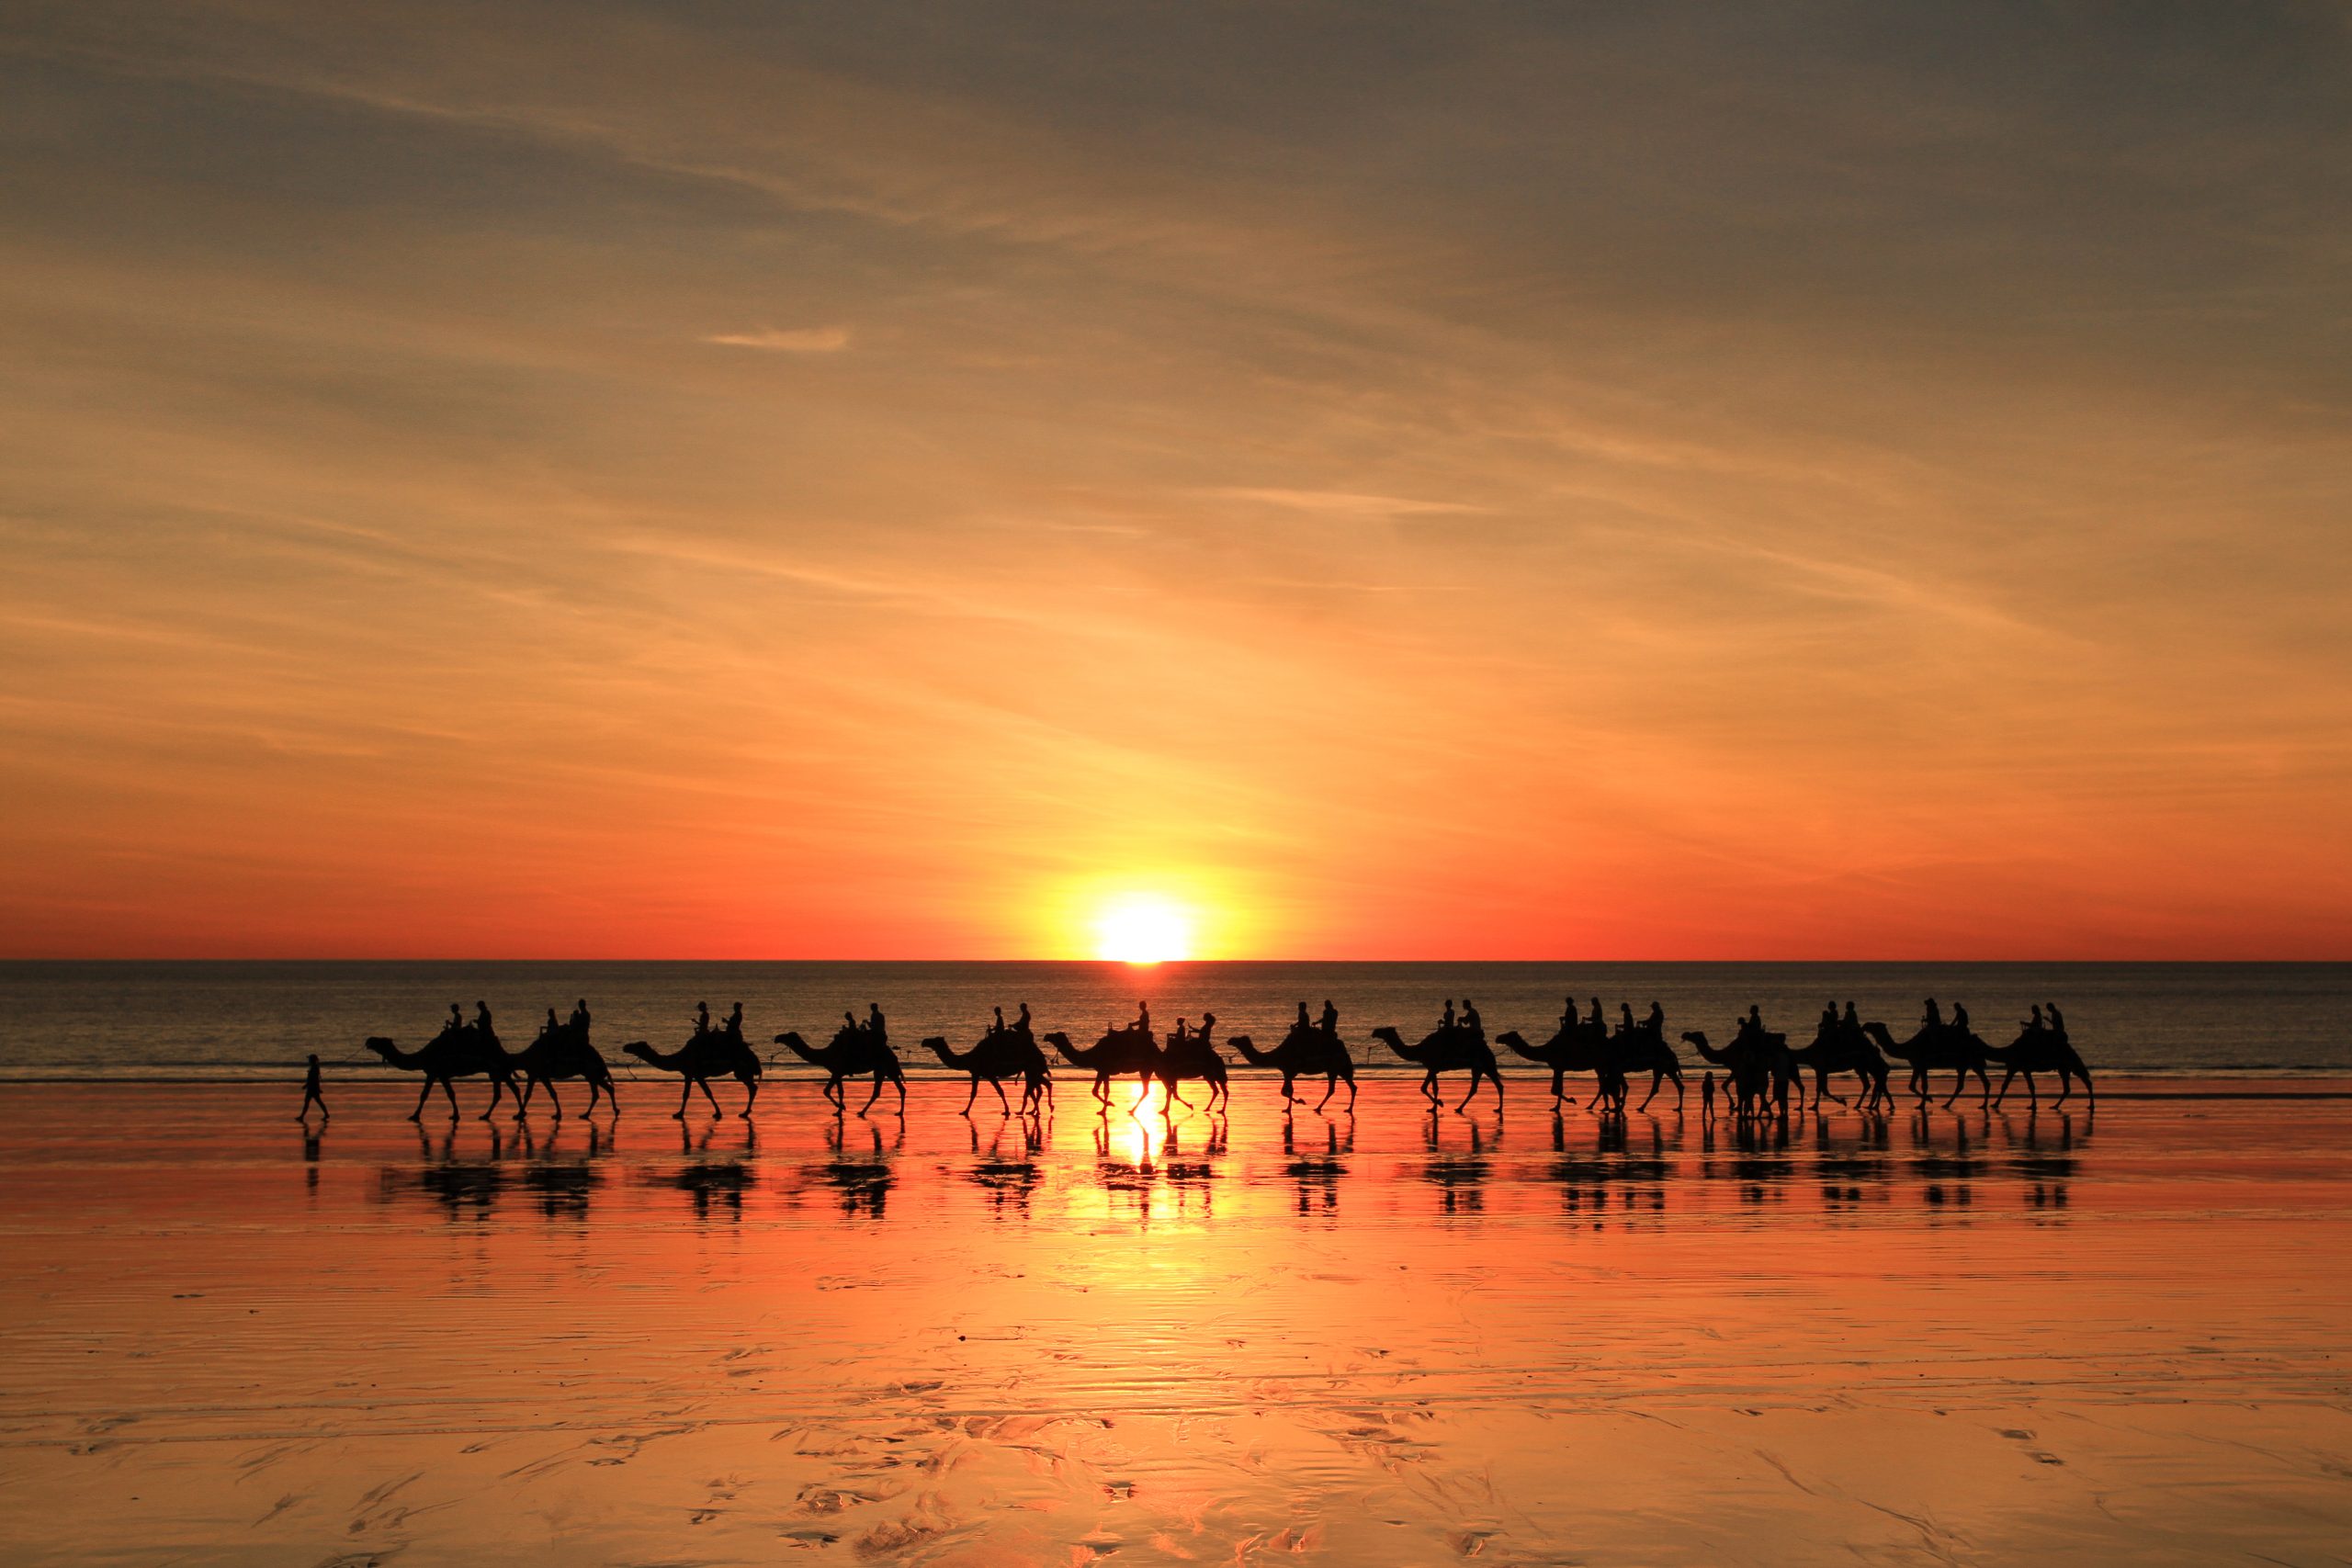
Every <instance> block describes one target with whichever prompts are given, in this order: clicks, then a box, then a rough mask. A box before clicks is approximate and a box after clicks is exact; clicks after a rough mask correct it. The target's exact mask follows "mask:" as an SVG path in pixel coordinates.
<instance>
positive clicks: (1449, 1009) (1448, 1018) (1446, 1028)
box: [1437, 997, 1453, 1034]
mask: <svg viewBox="0 0 2352 1568" xmlns="http://www.w3.org/2000/svg"><path fill="white" fill-rule="evenodd" d="M1437 1026H1438V1028H1439V1029H1441V1030H1442V1031H1443V1032H1446V1033H1448V1034H1451V1033H1453V998H1452V997H1448V998H1445V1012H1444V1014H1443V1015H1442V1017H1440V1018H1439V1019H1438V1021H1437Z"/></svg>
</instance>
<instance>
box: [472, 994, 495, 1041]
mask: <svg viewBox="0 0 2352 1568" xmlns="http://www.w3.org/2000/svg"><path fill="white" fill-rule="evenodd" d="M474 1027H475V1028H476V1029H479V1030H481V1032H483V1033H484V1034H495V1033H496V1032H497V1031H496V1030H494V1029H492V1028H491V1026H490V1004H489V1003H488V1002H484V1001H477V1002H476V1003H474Z"/></svg>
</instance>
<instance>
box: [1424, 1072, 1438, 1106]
mask: <svg viewBox="0 0 2352 1568" xmlns="http://www.w3.org/2000/svg"><path fill="white" fill-rule="evenodd" d="M1421 1093H1422V1094H1423V1095H1424V1096H1426V1097H1427V1098H1428V1100H1429V1102H1430V1110H1431V1111H1435V1110H1436V1109H1437V1108H1438V1107H1439V1106H1440V1105H1442V1104H1443V1103H1444V1098H1443V1097H1442V1095H1440V1094H1439V1093H1438V1091H1437V1075H1436V1074H1435V1073H1430V1074H1429V1075H1427V1076H1426V1077H1423V1078H1422V1079H1421Z"/></svg>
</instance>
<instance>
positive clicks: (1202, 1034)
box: [1193, 1012, 1216, 1040]
mask: <svg viewBox="0 0 2352 1568" xmlns="http://www.w3.org/2000/svg"><path fill="white" fill-rule="evenodd" d="M1215 1032H1216V1014H1215V1013H1213V1012H1204V1013H1203V1014H1201V1026H1200V1027H1199V1028H1198V1029H1196V1030H1194V1031H1193V1039H1195V1040H1207V1039H1208V1038H1210V1037H1211V1035H1213V1034H1214V1033H1215Z"/></svg>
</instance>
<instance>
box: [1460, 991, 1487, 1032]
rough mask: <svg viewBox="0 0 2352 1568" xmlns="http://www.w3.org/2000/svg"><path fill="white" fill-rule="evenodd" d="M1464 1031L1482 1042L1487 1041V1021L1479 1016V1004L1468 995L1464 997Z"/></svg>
mask: <svg viewBox="0 0 2352 1568" xmlns="http://www.w3.org/2000/svg"><path fill="white" fill-rule="evenodd" d="M1462 1031H1463V1032H1464V1033H1465V1034H1467V1035H1469V1036H1470V1038H1471V1039H1473V1040H1476V1041H1478V1042H1480V1043H1485V1041H1486V1038H1487V1025H1486V1021H1484V1020H1483V1019H1481V1018H1480V1017H1479V1016H1478V1004H1477V1003H1476V1002H1474V1001H1472V1000H1471V999H1470V998H1468V997H1464V998H1462Z"/></svg>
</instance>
